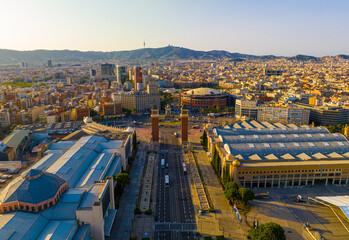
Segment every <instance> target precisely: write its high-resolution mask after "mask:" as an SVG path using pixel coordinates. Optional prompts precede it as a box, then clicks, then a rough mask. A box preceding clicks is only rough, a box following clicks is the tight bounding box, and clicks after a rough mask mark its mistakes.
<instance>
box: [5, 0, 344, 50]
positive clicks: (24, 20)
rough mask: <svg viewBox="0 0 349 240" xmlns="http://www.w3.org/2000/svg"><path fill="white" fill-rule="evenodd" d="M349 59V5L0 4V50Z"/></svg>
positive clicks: (214, 0) (70, 0)
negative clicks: (159, 50)
mask: <svg viewBox="0 0 349 240" xmlns="http://www.w3.org/2000/svg"><path fill="white" fill-rule="evenodd" d="M143 40H145V42H146V47H155V48H156V47H164V46H167V45H169V44H171V45H174V46H180V47H185V48H191V49H195V50H205V51H206V50H227V51H230V52H240V53H248V54H256V55H262V54H275V55H285V56H289V55H296V54H311V55H315V56H324V55H336V54H340V53H343V54H349V0H274V1H271V0H240V1H235V0H210V1H206V0H0V48H6V49H18V50H33V49H71V50H83V51H87V50H99V51H114V50H126V49H137V48H142V47H143Z"/></svg>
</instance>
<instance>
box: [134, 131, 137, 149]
mask: <svg viewBox="0 0 349 240" xmlns="http://www.w3.org/2000/svg"><path fill="white" fill-rule="evenodd" d="M136 145H137V133H136V131H134V132H133V147H136Z"/></svg>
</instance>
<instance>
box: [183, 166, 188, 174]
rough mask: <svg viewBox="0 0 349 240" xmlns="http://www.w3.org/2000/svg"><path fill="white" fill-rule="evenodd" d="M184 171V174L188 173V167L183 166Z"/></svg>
mask: <svg viewBox="0 0 349 240" xmlns="http://www.w3.org/2000/svg"><path fill="white" fill-rule="evenodd" d="M183 173H184V175H187V167H183Z"/></svg>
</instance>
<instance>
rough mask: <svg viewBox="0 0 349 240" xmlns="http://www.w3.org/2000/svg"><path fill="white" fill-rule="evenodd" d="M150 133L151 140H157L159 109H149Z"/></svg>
mask: <svg viewBox="0 0 349 240" xmlns="http://www.w3.org/2000/svg"><path fill="white" fill-rule="evenodd" d="M151 135H152V140H153V142H159V110H157V109H152V110H151Z"/></svg>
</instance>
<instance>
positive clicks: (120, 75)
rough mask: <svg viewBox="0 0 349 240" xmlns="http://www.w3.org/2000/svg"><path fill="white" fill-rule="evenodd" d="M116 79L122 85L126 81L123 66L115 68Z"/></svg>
mask: <svg viewBox="0 0 349 240" xmlns="http://www.w3.org/2000/svg"><path fill="white" fill-rule="evenodd" d="M116 77H117V81H118V82H119V83H124V82H125V79H126V67H125V66H119V65H117V66H116Z"/></svg>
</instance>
